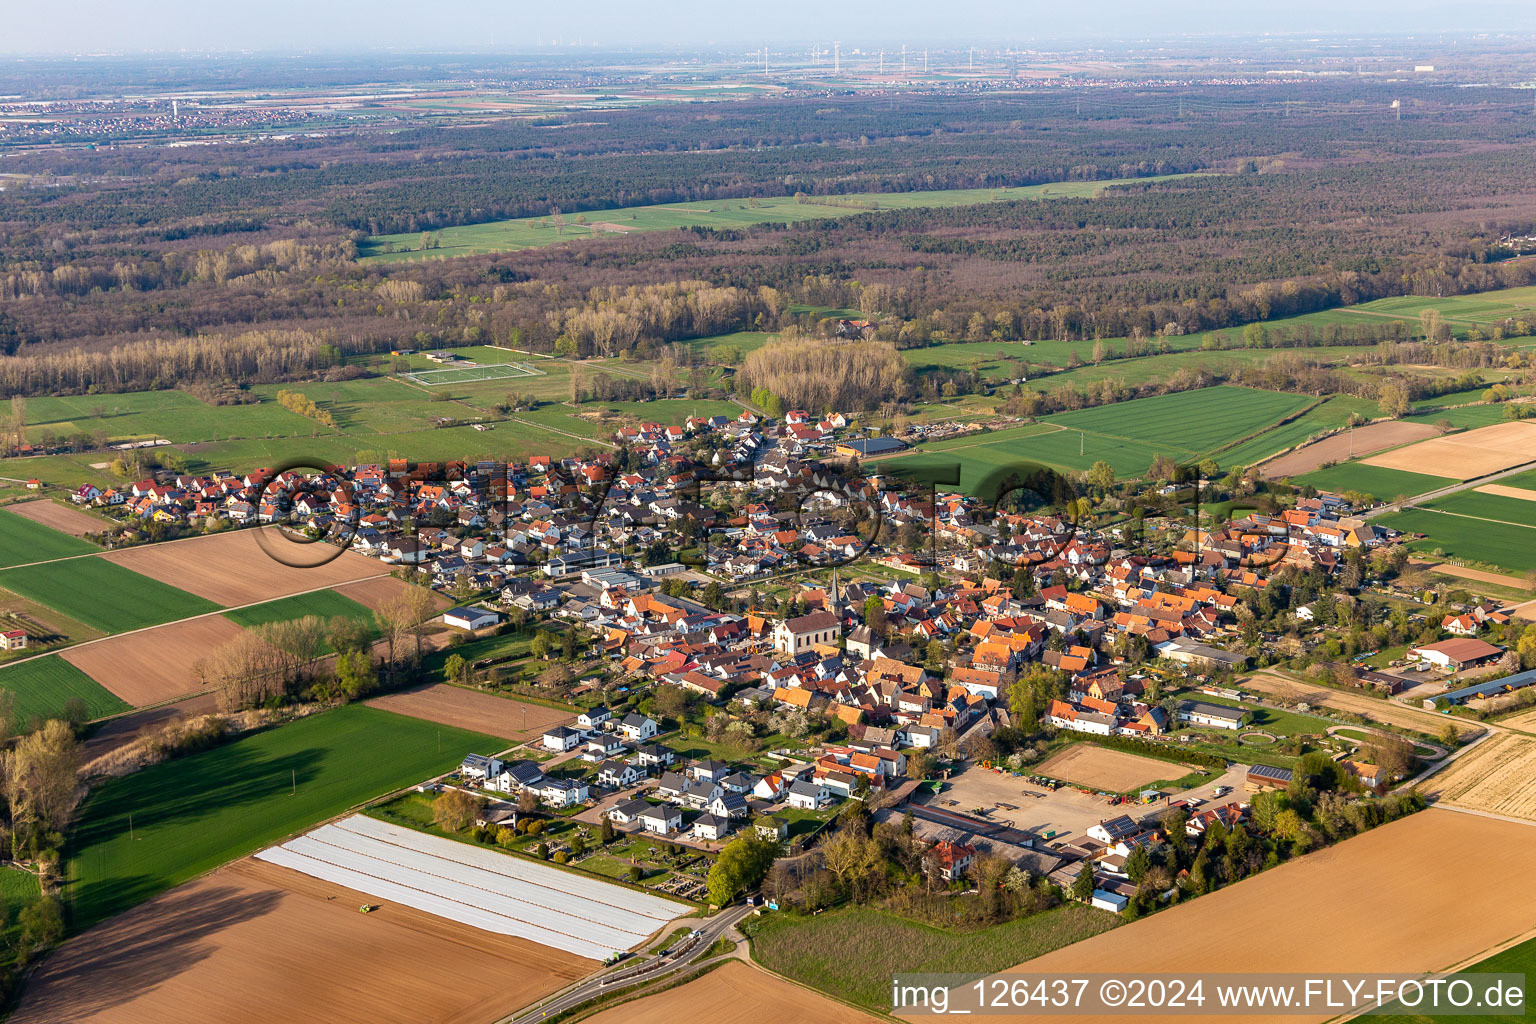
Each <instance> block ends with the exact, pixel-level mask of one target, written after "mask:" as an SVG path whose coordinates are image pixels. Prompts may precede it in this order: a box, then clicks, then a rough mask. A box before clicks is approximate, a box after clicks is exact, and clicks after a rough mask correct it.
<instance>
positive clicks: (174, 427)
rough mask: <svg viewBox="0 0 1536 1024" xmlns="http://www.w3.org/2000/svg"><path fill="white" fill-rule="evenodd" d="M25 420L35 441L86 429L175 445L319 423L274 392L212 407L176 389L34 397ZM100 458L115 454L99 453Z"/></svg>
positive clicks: (113, 437)
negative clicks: (258, 399) (254, 399)
mask: <svg viewBox="0 0 1536 1024" xmlns="http://www.w3.org/2000/svg"><path fill="white" fill-rule="evenodd" d="M276 390H277V389H276V388H275V387H274V388H271V389H270V392H271V393H272V394H275V392H276ZM27 424H28V428H27V436H28V437H29V438H30V439H31V440H33V441H41V440H43V439H44V437H45V435H53V436H55V437H67V436H71V435H75V434H82V433H84V434H91V435H97V434H100V435H101V436H102V437H104V438H105V439H106V440H108V441H130V440H145V439H151V438H164V439H166V440H167V441H172V442H177V443H183V442H194V441H211V440H217V439H219V438H224V439H228V438H240V437H265V436H269V435H273V434H278V435H287V434H308V433H310V432H311V431H312V430H313V429H315V428H316V427H318V424H316V423H315V422H314V421H312V420H308V419H305V418H304V417H303V416H300V415H299V414H298V413H295V412H289V411H288V410H287V409H285V408H283V407H282V406H280V405H278V404H277V401H276V399H275V398H271V397H270V395H269V396H268V400H266V401H262V402H257V403H250V404H246V405H209V404H208V403H207V402H203V401H200V400H199V399H196V398H194V397H192V396H191V395H189V394H187V393H186V392H185V391H178V390H170V391H130V392H126V393H122V394H108V395H60V396H41V397H35V398H30V399H28V400H27ZM97 458H98V460H101V459H111V458H112V455H111V454H107V453H101V454H98V456H97Z"/></svg>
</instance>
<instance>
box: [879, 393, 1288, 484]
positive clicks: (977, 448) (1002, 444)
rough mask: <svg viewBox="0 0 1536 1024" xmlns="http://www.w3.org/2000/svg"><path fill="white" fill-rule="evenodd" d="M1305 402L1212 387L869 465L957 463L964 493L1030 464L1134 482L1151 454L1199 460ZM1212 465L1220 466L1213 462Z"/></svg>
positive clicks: (1069, 415) (924, 448)
mask: <svg viewBox="0 0 1536 1024" xmlns="http://www.w3.org/2000/svg"><path fill="white" fill-rule="evenodd" d="M1310 401H1312V400H1311V399H1308V398H1306V397H1304V396H1301V395H1289V394H1282V393H1280V392H1275V391H1260V390H1257V389H1254V388H1241V387H1225V386H1223V387H1214V388H1202V389H1200V390H1197V391H1181V392H1175V393H1173V394H1167V395H1157V396H1154V397H1152V398H1139V399H1136V400H1134V401H1130V402H1120V403H1116V404H1114V405H1107V406H1097V407H1095V408H1092V409H1080V410H1077V411H1074V412H1064V413H1057V414H1056V415H1054V416H1048V417H1045V418H1044V419H1043V420H1041V421H1040V422H1039V423H1034V424H1029V425H1026V426H1021V427H1011V428H1008V429H1004V430H999V431H996V432H994V433H990V434H973V435H969V436H966V437H960V438H951V439H948V440H945V441H939V442H935V443H934V444H928V445H920V446H918V447H917V448H916V449H914V451H913V452H912V453H910V454H907V455H903V456H900V457H897V458H895V459H891V460H889V462H887V461H885V460H882V461H880V462H878V463H875V465H879V466H882V467H893V466H903V465H905V466H935V465H946V464H950V463H952V462H956V461H958V462H959V463H960V489H961V490H965V491H971V490H974V488H976V487H977V486H978V485H979V484H980V483H981V481H982V480H983V479H985V478H986V476H987V475H988V474H989V473H991V472H993V471H995V470H997V469H998V468H999V467H1002V466H1007V465H1012V464H1014V463H1017V462H1021V461H1028V462H1038V463H1042V464H1044V465H1047V466H1050V467H1052V468H1055V469H1058V470H1063V471H1066V472H1068V473H1081V472H1086V471H1087V470H1088V469H1089V467H1091V466H1092V465H1093V464H1094V463H1095V462H1099V461H1104V462H1107V463H1109V464H1110V465H1111V466H1113V467H1114V470H1115V475H1116V476H1117V477H1121V478H1129V477H1136V476H1141V475H1142V474H1144V473H1145V472H1146V471H1147V469H1148V468H1149V467H1150V466H1151V464H1152V460H1153V459H1154V458H1156V457H1157V456H1158V455H1166V456H1169V457H1170V458H1172V459H1174V460H1175V461H1176V462H1191V461H1196V460H1198V459H1200V458H1201V457H1202V456H1204V455H1205V454H1206V453H1207V452H1210V451H1212V450H1213V449H1215V448H1216V447H1218V446H1219V445H1220V444H1222V443H1223V442H1225V441H1229V440H1232V439H1234V438H1239V437H1244V436H1246V435H1249V434H1253V433H1256V432H1258V431H1262V430H1263V429H1264V428H1265V427H1266V426H1268V425H1270V424H1274V423H1277V422H1278V421H1279V420H1281V419H1283V418H1285V417H1286V416H1289V415H1292V414H1294V413H1296V412H1297V411H1299V410H1301V409H1304V408H1306V406H1307V404H1308V403H1309V402H1310ZM1053 428H1054V429H1053ZM1218 461H1222V460H1219V459H1218Z"/></svg>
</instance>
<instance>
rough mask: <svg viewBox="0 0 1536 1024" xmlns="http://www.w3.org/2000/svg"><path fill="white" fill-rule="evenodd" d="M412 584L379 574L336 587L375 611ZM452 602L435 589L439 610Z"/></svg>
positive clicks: (345, 595) (339, 592)
mask: <svg viewBox="0 0 1536 1024" xmlns="http://www.w3.org/2000/svg"><path fill="white" fill-rule="evenodd" d="M412 586H414V584H411V583H407V582H405V581H404V580H402V579H398V578H396V577H394V576H377V577H374V578H373V579H367V580H358V581H357V582H356V583H341V584H338V585H337V586H336V587H335V588H334V589H335V591H336V592H337V593H338V594H341V595H342V596H343V597H348V598H351V599H352V600H354V601H356V602H357V603H359V604H362V605H366V606H367V607H368V608H370V609H372V610H373V611H381V610H382V609H383V608H384V606H385V605H388V604H390V603H391V602H393V601H396V600H398V599H399V597H400V595H401V594H404V593H405V592H406V590H407V589H409V588H410V587H412ZM452 603H453V602H451V601H450V600H449V599H448V597H447V596H446V595H444V594H439V593H437V592H436V591H433V593H432V604H433V605H434V606H435V607H436V608H437V610H438V611H442V610H443V609H445V608H448V607H451V606H452Z"/></svg>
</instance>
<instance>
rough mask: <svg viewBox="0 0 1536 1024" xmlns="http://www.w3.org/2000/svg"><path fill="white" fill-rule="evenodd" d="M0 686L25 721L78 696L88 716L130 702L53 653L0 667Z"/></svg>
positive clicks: (119, 708) (53, 710)
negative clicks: (9, 696) (8, 694)
mask: <svg viewBox="0 0 1536 1024" xmlns="http://www.w3.org/2000/svg"><path fill="white" fill-rule="evenodd" d="M0 689H3V690H5V691H7V692H8V693H10V694H11V697H12V699H13V700H14V701H15V712H16V717H17V718H18V719H19V720H21V721H22V722H26V721H27V720H28V719H30V718H31V717H32V716H33V715H37V716H39V717H41V718H51V717H54V716H56V715H58V714H60V713H61V712H62V711H63V710H64V705H65V704H66V703H68V702H69V701H70V700H72V699H74V698H76V697H78V698H79V699H80V700H82V701H84V702H85V709H86V713H87V714H89V715H90V717H92V718H101V717H103V716H104V715H115V714H118V713H119V712H123V711H127V710H129V708H130V705H129V704H127V703H125V702H124V701H123V700H122V699H120V698H119V697H117V696H115V695H114V694H113V693H112V692H111V691H110V690H107V689H106V688H104V687H103V686H101V684H99V683H97V682H96V681H95V680H94V679H92V678H91V677H90V676H88V675H86V674H85V673H84V672H82V671H81V670H80V669H78V668H76V667H75V666H74V665H71V664H70V663H69V662H67V661H65V660H64V659H63V658H62V657H61V656H59V655H57V654H45V655H44V656H43V657H41V658H29V659H28V660H26V661H23V662H21V663H20V664H16V665H7V666H5V667H4V668H0Z"/></svg>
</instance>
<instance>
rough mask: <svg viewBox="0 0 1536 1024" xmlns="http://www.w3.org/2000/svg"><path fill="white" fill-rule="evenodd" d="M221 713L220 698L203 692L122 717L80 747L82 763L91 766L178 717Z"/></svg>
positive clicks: (103, 725) (100, 726)
mask: <svg viewBox="0 0 1536 1024" xmlns="http://www.w3.org/2000/svg"><path fill="white" fill-rule="evenodd" d="M217 710H219V700H218V698H217V697H216V696H214V695H213V694H211V693H200V694H198V695H197V696H196V697H188V698H187V699H186V700H180V701H177V702H176V703H175V704H162V705H160V706H159V707H157V708H150V709H148V710H146V711H135V712H133V713H132V714H128V715H119V716H118V717H116V718H114V719H112V720H111V721H108V722H103V723H102V724H101V725H99V726H97V728H96V730H95V731H94V732H92V733H91V735H90V736H89V737H87V738H86V740H85V742H83V743H82V744H81V745H80V763H81V764H90V763H91V762H92V761H94V760H96V759H97V758H98V757H103V756H105V755H107V754H110V753H112V751H114V750H117V749H118V748H119V747H126V746H127V745H128V744H130V743H132V742H133V741H134V740H137V739H138V738H139V734H140V733H141V732H143V731H144V730H145V729H146V728H155V727H156V726H161V725H164V724H165V723H166V722H169V721H170V720H171V719H173V718H175V717H176V716H177V715H182V716H184V717H186V718H195V717H197V716H198V715H211V714H213V713H214V712H215V711H217Z"/></svg>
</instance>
